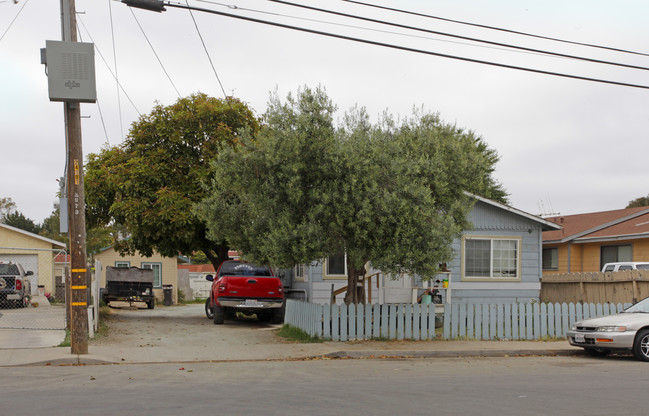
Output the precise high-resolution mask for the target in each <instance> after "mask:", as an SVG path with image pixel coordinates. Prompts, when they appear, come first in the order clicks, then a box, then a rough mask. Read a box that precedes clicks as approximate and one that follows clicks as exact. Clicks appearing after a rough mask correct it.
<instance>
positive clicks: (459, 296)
mask: <svg viewBox="0 0 649 416" xmlns="http://www.w3.org/2000/svg"><path fill="white" fill-rule="evenodd" d="M468 219H469V221H470V222H471V224H472V227H471V229H470V230H467V231H466V232H465V233H464V237H471V236H480V237H505V238H512V239H517V240H519V241H520V244H519V256H518V260H519V264H520V269H519V271H520V278H517V279H480V280H474V279H463V278H462V261H463V255H462V238H458V239H455V240H454V241H453V243H452V249H453V253H454V255H453V260H452V261H451V262H450V263H449V264H447V266H448V267H449V269H450V271H451V274H450V288H451V300H452V302H454V303H455V302H459V303H478V302H528V301H530V300H538V299H539V295H540V288H541V283H540V279H541V275H542V273H541V268H542V256H541V247H542V238H541V236H542V234H541V233H542V226H541V224H540V223H539V222H536V221H534V220H532V219H530V218H526V217H524V216H522V215H518V214H516V213H514V212H511V211H508V210H505V209H502V208H499V207H496V206H492V205H490V204H487V203H485V202H482V201H477V202H476V204H475V206H474V208H473V210H472V212H471V214H470V216H469V218H468ZM322 270H323V267H322V264H321V263H318V264H317V265H315V266H312V267H311V277H312V280H313V281H312V283H311V285H309V283H308V282H296V283H295V284H294V286H293V287H294V288H296V289H297V288H300V289H302V288H303V289H306V290H309V288H310V287H311V288H312V289H313V292H312V293H313V298H312V301H313V302H316V303H329V299H330V294H331V285H332V283H333V284H334V289H337V288H339V287H342V286H345V285H346V284H347V281H346V280H329V279H327V280H323V276H322V274H323V271H322ZM372 272H373V271H370V272H369V273H372ZM387 278H388V277H387V276H383V275H382V276H381V279H387ZM413 280H414V282H413V284H412V285H410V284H408V285H405V286H408V287H404V288H401V289H397V290H400V291H403V294H404V296H402V298H403V299H404V301H405V299H408V300H407V301H410V300H411V299H412V293H413V289H412V287H413V286H414V287H421V286H423V285H424V283H423V282H422V280H421V278H419V277H418V276H415V278H414V279H413ZM372 283H373V285H372V287H373V288H372V301H373V303H376V302H380V303H382V302H383V300H384V299H386V296H385V292H384V291H385V290H391V289H386V288H384V283H385V281H384V280H383V281H382V284H381V287H382V289H380V290H379V289H376V284H375V282H374V281H373V282H372ZM445 292H446V291H444V290H442V293H443V295H444V296H445ZM342 297H343V296H339V297H338V299H337V303H340V302H341V301H342Z"/></svg>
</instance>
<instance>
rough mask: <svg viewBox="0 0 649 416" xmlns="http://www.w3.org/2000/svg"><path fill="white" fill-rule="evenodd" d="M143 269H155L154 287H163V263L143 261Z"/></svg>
mask: <svg viewBox="0 0 649 416" xmlns="http://www.w3.org/2000/svg"><path fill="white" fill-rule="evenodd" d="M142 268H143V269H151V270H153V287H157V288H160V287H162V264H161V263H142Z"/></svg>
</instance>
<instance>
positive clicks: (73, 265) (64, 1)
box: [61, 0, 88, 354]
mask: <svg viewBox="0 0 649 416" xmlns="http://www.w3.org/2000/svg"><path fill="white" fill-rule="evenodd" d="M75 10H76V8H75V0H61V26H62V32H63V41H65V42H77V19H76V14H75ZM64 106H65V107H64V111H65V135H66V142H67V149H66V151H67V173H66V176H67V180H66V186H67V196H68V224H69V225H68V230H69V231H68V235H69V237H70V278H69V279H67V281H66V284H67V285H69V290H68V291H67V293H69V294H70V297H69V298H68V300H67V301H68V302H69V305H70V317H71V321H72V322H71V325H70V334H71V336H70V341H71V353H72V354H88V290H87V289H88V271H87V268H86V209H85V197H84V191H83V149H82V146H81V108H80V103H79V102H78V101H66V102H65V103H64Z"/></svg>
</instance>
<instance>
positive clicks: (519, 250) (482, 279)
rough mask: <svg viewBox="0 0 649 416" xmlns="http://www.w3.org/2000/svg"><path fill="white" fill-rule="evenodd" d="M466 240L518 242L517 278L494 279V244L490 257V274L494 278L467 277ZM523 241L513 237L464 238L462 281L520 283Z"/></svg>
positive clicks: (499, 277) (481, 236)
mask: <svg viewBox="0 0 649 416" xmlns="http://www.w3.org/2000/svg"><path fill="white" fill-rule="evenodd" d="M466 240H489V241H494V240H511V241H516V276H515V277H501V276H498V277H494V276H493V269H494V266H493V261H494V257H493V244H491V253H490V255H489V258H490V265H489V269H490V272H489V273H490V274H491V275H492V276H489V277H484V276H477V277H472V276H467V275H466ZM522 240H523V239H522V238H521V237H512V236H488V235H467V236H462V253H461V257H460V261H461V268H462V270H461V277H460V280H462V281H471V282H479V281H483V282H512V281H515V282H520V281H521V249H522V245H523V241H522Z"/></svg>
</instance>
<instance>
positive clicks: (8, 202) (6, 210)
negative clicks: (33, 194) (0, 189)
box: [0, 197, 16, 222]
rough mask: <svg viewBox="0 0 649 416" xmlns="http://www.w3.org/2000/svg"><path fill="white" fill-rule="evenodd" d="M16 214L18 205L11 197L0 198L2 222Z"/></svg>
mask: <svg viewBox="0 0 649 416" xmlns="http://www.w3.org/2000/svg"><path fill="white" fill-rule="evenodd" d="M14 212H16V203H15V202H14V201H13V200H12V199H11V198H9V197H3V198H0V222H4V219H5V217H6V216H7V215H9V214H12V213H14Z"/></svg>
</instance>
